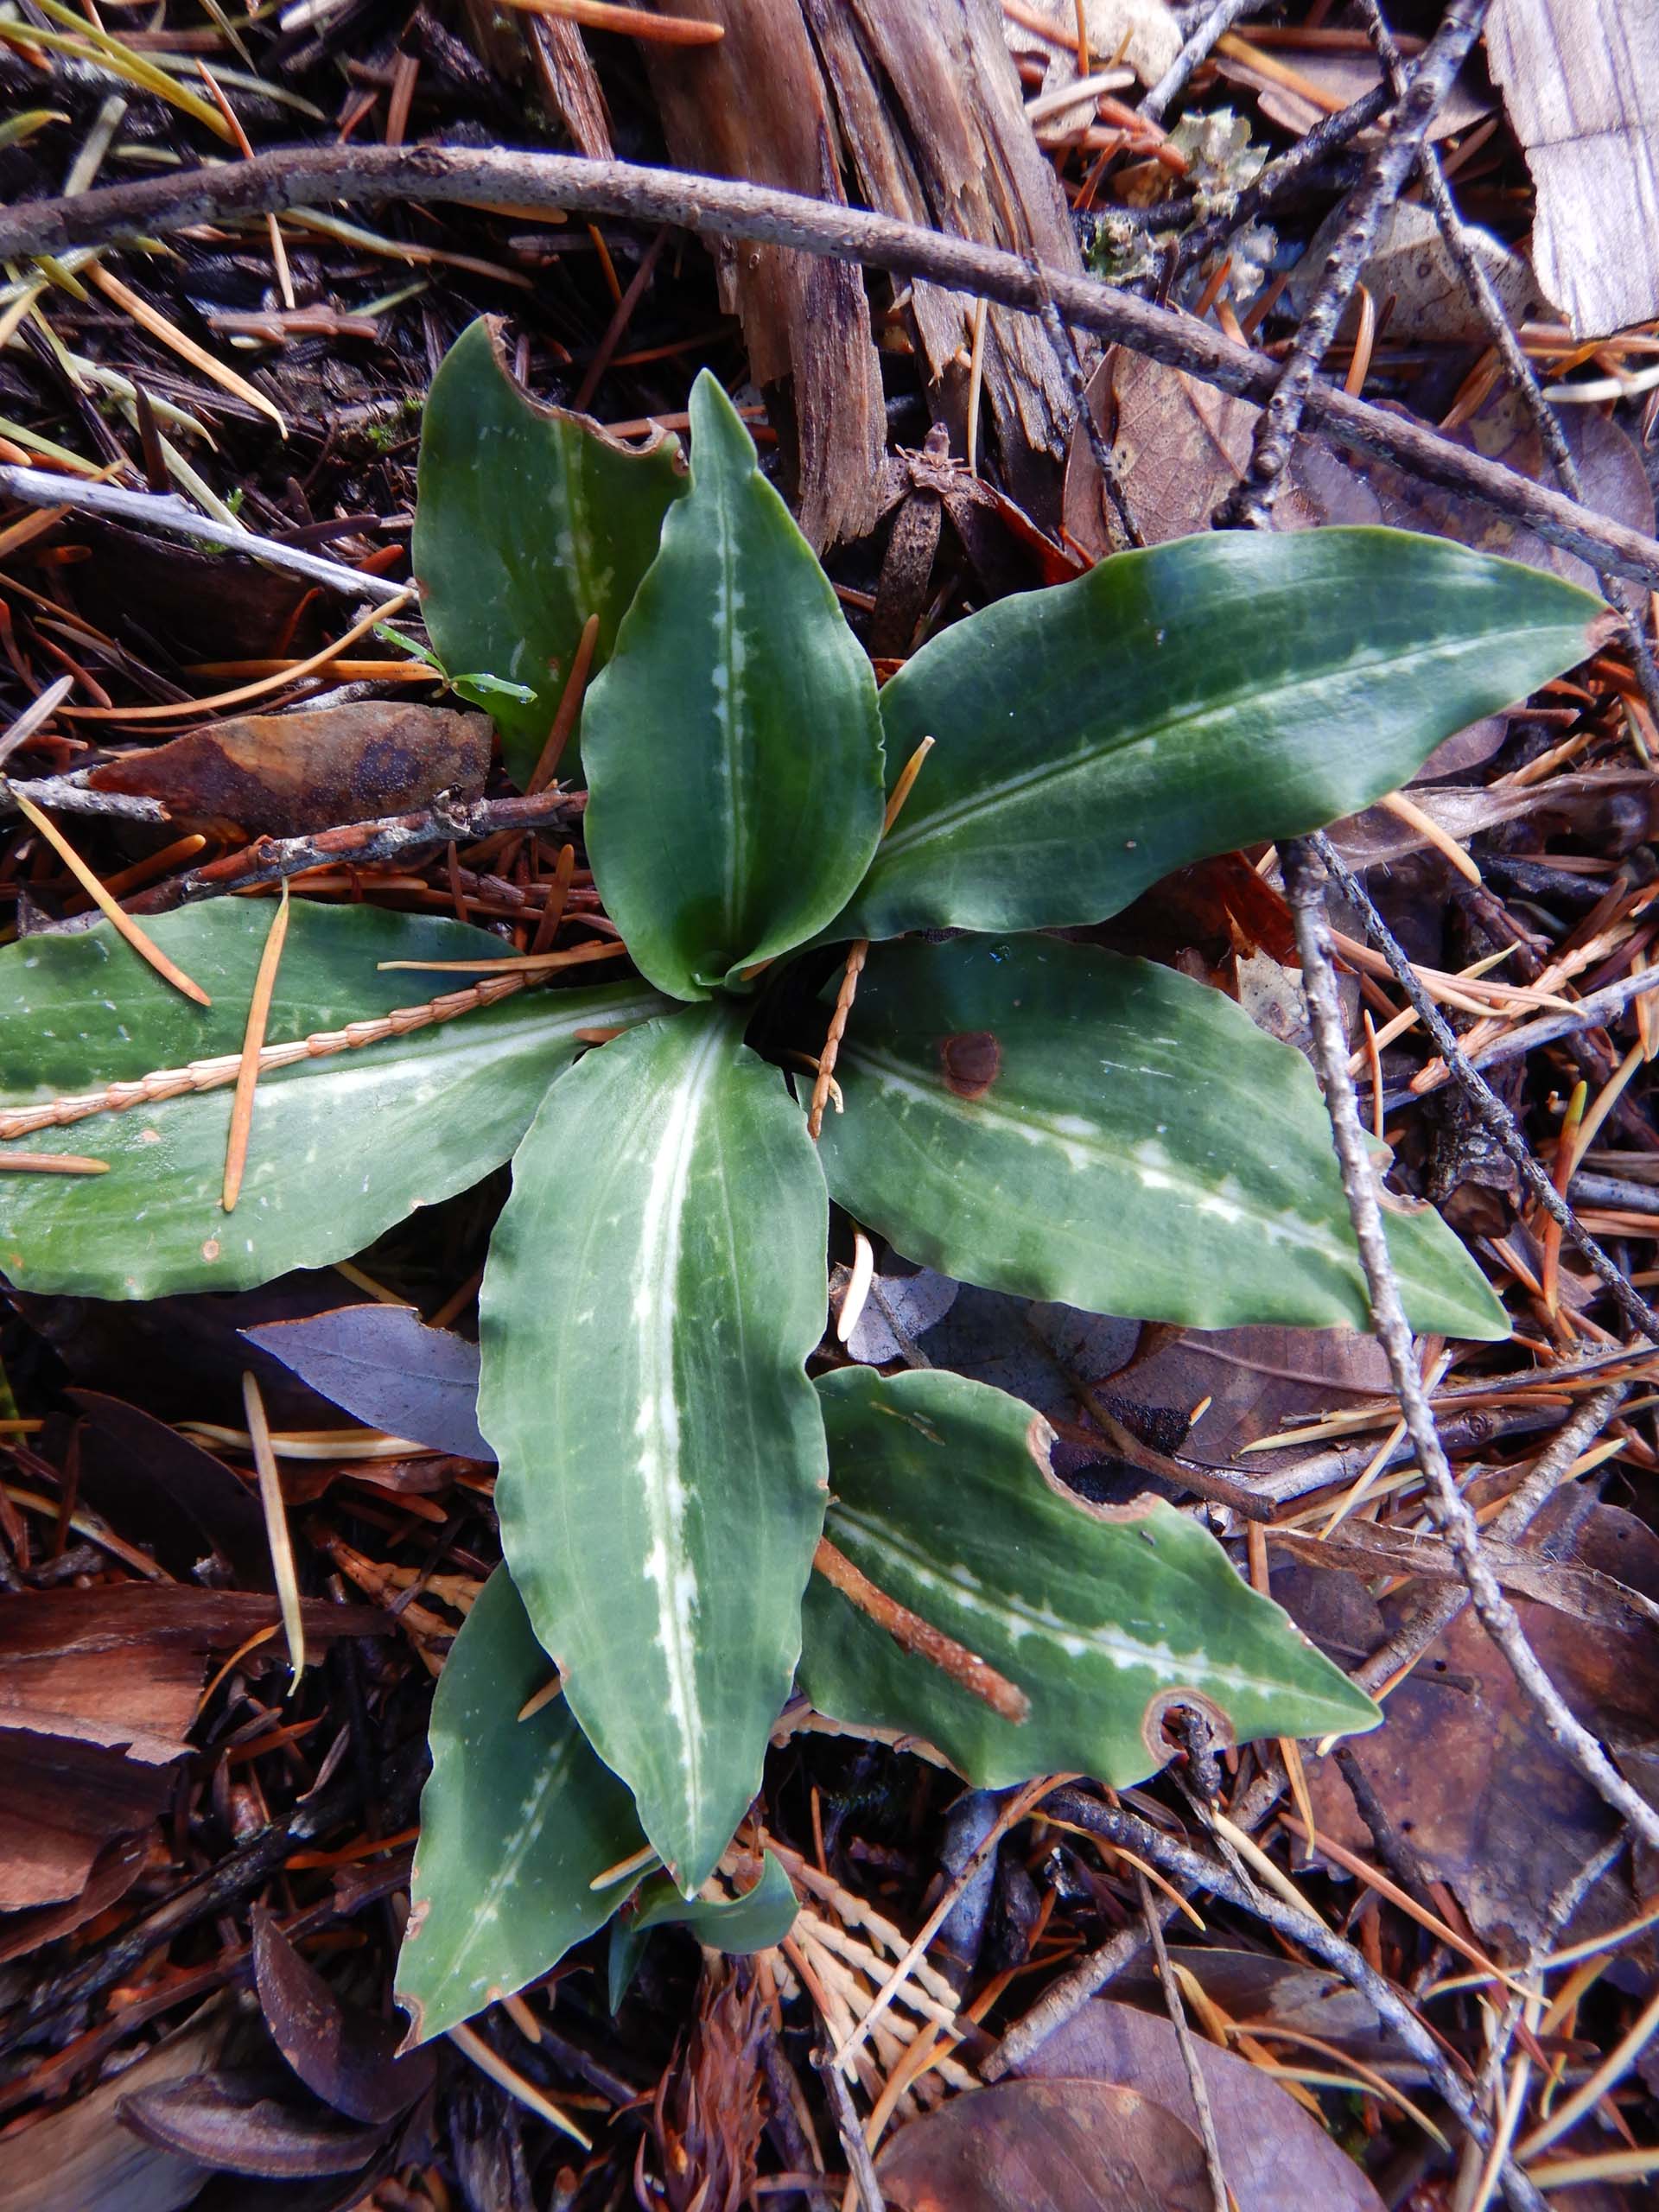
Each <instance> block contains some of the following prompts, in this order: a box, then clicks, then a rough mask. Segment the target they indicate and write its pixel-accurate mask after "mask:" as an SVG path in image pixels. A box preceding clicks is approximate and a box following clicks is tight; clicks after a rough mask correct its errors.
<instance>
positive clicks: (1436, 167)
mask: <svg viewBox="0 0 1659 2212" xmlns="http://www.w3.org/2000/svg"><path fill="white" fill-rule="evenodd" d="M1363 4H1364V9H1365V14H1366V16H1367V18H1368V22H1369V27H1370V34H1371V42H1372V44H1373V45H1374V46H1375V47H1376V52H1377V58H1378V60H1380V61H1381V62H1382V64H1383V71H1384V73H1385V75H1386V77H1387V79H1388V82H1389V86H1391V87H1392V89H1393V91H1394V92H1395V95H1396V96H1398V95H1399V94H1401V93H1402V92H1404V90H1405V86H1406V81H1407V79H1406V68H1405V63H1404V60H1403V58H1402V54H1401V52H1400V49H1399V48H1398V46H1397V45H1396V44H1395V40H1394V35H1393V33H1392V32H1391V31H1390V30H1389V27H1388V24H1387V23H1386V22H1384V21H1383V10H1382V9H1381V7H1380V6H1379V5H1378V4H1377V0H1363ZM1417 174H1418V175H1419V176H1420V177H1421V180H1422V184H1423V195H1424V198H1425V199H1426V200H1427V202H1428V207H1429V210H1430V213H1432V214H1433V218H1434V221H1435V225H1436V226H1437V227H1438V229H1439V231H1440V237H1441V238H1442V239H1443V241H1444V242H1445V245H1446V251H1447V252H1448V253H1449V254H1450V255H1451V257H1452V260H1453V261H1454V262H1455V263H1456V264H1457V269H1458V274H1459V276H1460V277H1462V279H1463V283H1464V289H1465V291H1467V293H1468V295H1469V297H1470V299H1471V301H1472V302H1474V305H1475V308H1476V310H1477V312H1478V314H1479V316H1480V319H1481V321H1482V322H1484V324H1485V326H1486V334H1487V336H1488V337H1489V338H1490V339H1491V341H1492V345H1493V346H1494V348H1495V349H1496V351H1497V357H1498V359H1499V361H1500V362H1501V363H1502V364H1503V374H1504V377H1505V379H1506V380H1507V382H1508V383H1509V385H1510V389H1511V390H1512V391H1514V392H1515V393H1516V395H1517V396H1518V397H1519V398H1520V400H1521V403H1522V405H1523V406H1524V407H1525V409H1526V410H1527V413H1528V414H1529V416H1530V417H1531V419H1532V424H1533V428H1534V429H1535V430H1536V431H1537V433H1538V439H1539V442H1540V444H1541V446H1542V448H1543V449H1544V454H1545V456H1546V458H1547V459H1548V462H1549V465H1550V467H1552V468H1553V469H1554V472H1555V475H1556V478H1557V480H1558V481H1559V482H1560V487H1561V489H1562V491H1564V492H1565V493H1567V496H1568V497H1569V498H1570V499H1583V497H1584V486H1583V484H1582V482H1581V481H1580V476H1579V468H1578V464H1577V462H1576V461H1574V460H1573V448H1571V446H1569V445H1568V443H1567V433H1566V431H1565V430H1564V429H1562V427H1561V423H1560V418H1559V417H1558V416H1557V415H1556V413H1555V410H1554V408H1553V407H1552V406H1551V405H1550V404H1549V401H1548V398H1547V397H1545V394H1544V389H1543V386H1542V385H1541V384H1540V383H1539V381H1538V377H1537V373H1536V372H1535V370H1534V368H1533V365H1532V363H1531V362H1530V361H1529V359H1527V354H1526V349H1525V347H1524V346H1522V343H1521V340H1519V338H1518V337H1516V334H1515V330H1514V327H1513V326H1512V325H1511V323H1510V318H1509V315H1508V314H1507V313H1506V312H1505V310H1504V306H1503V301H1502V300H1501V299H1500V298H1499V297H1498V294H1497V285H1496V284H1494V283H1493V282H1492V280H1491V277H1490V276H1489V275H1488V273H1487V270H1486V264H1485V263H1484V261H1483V260H1482V259H1481V257H1480V256H1479V254H1478V252H1477V251H1476V250H1475V245H1474V241H1473V240H1472V239H1471V238H1470V236H1469V232H1468V231H1467V230H1466V229H1465V226H1464V223H1463V219H1462V218H1461V216H1459V213H1458V210H1457V205H1456V202H1455V201H1454V200H1452V192H1451V188H1450V187H1449V186H1448V184H1447V183H1446V172H1445V170H1444V169H1443V168H1442V167H1441V165H1440V156H1439V154H1438V153H1437V152H1436V151H1435V149H1434V148H1433V145H1431V144H1430V143H1428V142H1427V140H1425V142H1424V143H1423V146H1422V148H1421V151H1420V152H1419V154H1418V156H1417ZM1597 582H1599V584H1600V586H1601V588H1602V590H1603V592H1604V593H1605V594H1606V596H1607V598H1608V599H1609V600H1611V602H1612V603H1613V605H1614V606H1615V607H1618V611H1619V613H1621V614H1622V615H1623V616H1624V627H1625V636H1626V641H1627V642H1628V644H1629V645H1630V657H1631V659H1632V660H1633V661H1634V663H1635V664H1636V672H1637V679H1638V681H1639V682H1640V683H1641V686H1642V692H1643V697H1644V698H1645V699H1646V701H1647V703H1648V707H1649V711H1650V712H1651V713H1652V714H1653V715H1654V717H1655V719H1656V720H1659V665H1656V663H1655V660H1654V656H1653V648H1652V647H1651V645H1649V643H1648V636H1647V629H1646V620H1645V616H1644V613H1643V607H1642V604H1641V601H1640V600H1639V599H1638V598H1637V596H1636V595H1635V594H1632V593H1630V592H1627V591H1626V589H1625V588H1624V585H1623V583H1622V582H1618V581H1616V580H1615V579H1614V578H1612V577H1611V576H1608V575H1598V577H1597Z"/></svg>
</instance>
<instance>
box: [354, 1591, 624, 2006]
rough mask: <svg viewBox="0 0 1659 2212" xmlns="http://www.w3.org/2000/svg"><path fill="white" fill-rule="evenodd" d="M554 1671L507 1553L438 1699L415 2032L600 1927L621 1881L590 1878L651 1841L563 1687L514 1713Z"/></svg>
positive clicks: (557, 1956) (404, 1978)
mask: <svg viewBox="0 0 1659 2212" xmlns="http://www.w3.org/2000/svg"><path fill="white" fill-rule="evenodd" d="M550 1672H551V1669H550V1665H549V1662H548V1658H547V1655H546V1653H545V1652H544V1651H543V1649H542V1648H541V1646H540V1645H539V1644H538V1643H537V1641H536V1638H535V1637H534V1636H533V1635H532V1634H531V1626H530V1622H529V1620H528V1618H526V1616H525V1612H524V1605H523V1604H522V1603H521V1602H520V1599H519V1597H518V1592H517V1591H516V1590H515V1589H514V1588H513V1586H512V1582H511V1580H509V1579H508V1575H507V1571H506V1569H505V1567H498V1568H497V1569H496V1571H495V1573H493V1575H492V1576H491V1577H490V1579H489V1580H488V1581H487V1582H486V1584H485V1585H484V1587H483V1588H482V1590H480V1592H479V1593H478V1596H477V1598H476V1599H474V1603H473V1609H472V1611H471V1612H470V1613H468V1615H467V1621H466V1625H465V1626H464V1627H463V1628H462V1630H461V1634H460V1635H459V1636H458V1637H456V1638H455V1642H454V1649H452V1650H451V1652H450V1654H449V1656H448V1661H447V1662H445V1665H444V1669H443V1672H442V1675H440V1676H439V1677H438V1687H437V1693H436V1694H435V1697H434V1698H433V1700H432V1726H431V1738H432V1772H431V1775H430V1777H429V1779H428V1782H427V1784H426V1788H425V1789H423V1791H422V1793H421V1840H420V1842H419V1843H418V1844H417V1845H416V1850H415V1872H414V1878H413V1882H412V1884H411V1888H410V1895H411V1899H412V1910H410V1917H409V1929H408V1932H407V1934H406V1935H405V1936H404V1947H403V1949H402V1951H401V1952H400V1953H399V1955H398V1959H397V2002H398V2003H399V2004H400V2005H403V2006H404V2009H405V2010H406V2011H407V2012H409V2013H410V2016H411V2018H412V2020H413V2023H414V2024H413V2026H412V2027H411V2029H410V2035H409V2041H410V2044H418V2043H425V2042H426V2041H427V2040H428V2039H429V2037H433V2036H437V2035H442V2034H443V2033H444V2032H445V2031H446V2030H447V2029H449V2028H453V2027H455V2026H457V2025H458V2024H460V2023H461V2021H463V2020H468V2019H470V2018H472V2017H473V2015H474V2013H475V2012H482V2011H483V2009H484V2007H485V2006H486V2005H488V2004H491V2003H493V2001H494V2000H495V1999H498V1998H500V1997H510V1996H512V1994H513V1993H514V1992H515V1991H516V1990H520V1989H523V1988H524V1986H525V1985H526V1984H527V1983H529V1982H532V1981H534V1980H537V1977H538V1976H539V1975H541V1974H545V1973H546V1972H547V1971H548V1969H549V1967H554V1966H556V1965H557V1964H558V1962H559V1961H560V1960H561V1959H562V1958H563V1956H564V1955H565V1953H566V1952H567V1951H568V1950H569V1948H570V1947H571V1945H572V1944H573V1943H579V1942H581V1941H582V1937H583V1936H591V1935H592V1934H593V1932H594V1929H596V1928H602V1927H603V1926H604V1924H605V1923H606V1922H607V1920H608V1919H609V1918H610V1916H611V1915H612V1913H613V1912H614V1911H615V1910H616V1908H617V1905H618V1903H619V1902H620V1898H619V1892H618V1891H617V1890H616V1889H615V1888H614V1887H613V1888H609V1889H602V1890H595V1889H594V1888H592V1887H591V1886H590V1885H591V1884H592V1882H593V1880H594V1877H595V1876H596V1875H599V1874H602V1873H604V1872H606V1871H607V1869H608V1868H610V1867H612V1866H616V1865H617V1864H618V1863H619V1861H620V1860H622V1859H627V1858H630V1857H632V1854H633V1853H635V1852H636V1851H638V1850H639V1849H640V1848H641V1847H642V1846H643V1843H644V1838H643V1837H642V1836H641V1834H640V1833H639V1821H638V1820H637V1819H636V1818H635V1817H634V1810H633V1801H632V1798H631V1797H630V1796H629V1795H628V1793H627V1790H626V1788H625V1787H624V1786H623V1784H622V1783H620V1782H619V1781H618V1780H617V1778H616V1777H615V1776H614V1775H613V1773H611V1772H610V1770H609V1769H608V1768H607V1767H605V1766H603V1765H601V1763H600V1761H599V1760H598V1759H597V1758H595V1757H594V1752H593V1751H592V1750H591V1749H590V1748H589V1746H588V1743H587V1741H586V1739H585V1738H584V1737H583V1735H582V1731H581V1730H580V1729H579V1728H578V1727H577V1726H576V1724H575V1721H574V1720H573V1719H571V1717H570V1713H569V1708H568V1707H567V1706H566V1704H565V1701H564V1700H563V1698H555V1699H554V1700H553V1701H552V1703H551V1704H550V1705H544V1706H543V1707H542V1709H541V1711H540V1712H539V1713H532V1714H531V1717H530V1719H528V1720H520V1719H518V1712H519V1709H520V1707H522V1706H523V1705H524V1703H525V1702H526V1700H528V1699H530V1698H531V1697H532V1696H533V1695H534V1694H535V1693H536V1692H537V1690H538V1689H540V1688H542V1687H543V1685H544V1684H545V1682H546V1681H547V1680H548V1677H549V1675H550Z"/></svg>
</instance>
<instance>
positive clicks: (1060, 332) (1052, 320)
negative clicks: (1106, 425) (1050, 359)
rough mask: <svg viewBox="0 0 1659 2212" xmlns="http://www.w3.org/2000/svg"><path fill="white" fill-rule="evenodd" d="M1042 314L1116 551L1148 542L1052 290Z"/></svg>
mask: <svg viewBox="0 0 1659 2212" xmlns="http://www.w3.org/2000/svg"><path fill="white" fill-rule="evenodd" d="M1031 266H1032V271H1033V275H1034V276H1035V277H1037V279H1038V281H1039V283H1042V282H1043V265H1042V264H1041V263H1040V262H1039V261H1036V260H1033V263H1032V264H1031ZM1042 317H1043V328H1044V330H1045V331H1046V333H1047V335H1048V342H1049V345H1050V346H1052V348H1053V353H1054V358H1055V359H1056V360H1057V361H1058V363H1059V365H1060V373H1061V375H1062V376H1064V378H1065V383H1066V389H1067V391H1069V392H1070V393H1071V408H1072V412H1073V413H1074V414H1075V416H1077V422H1078V423H1079V425H1080V426H1081V428H1082V430H1083V435H1084V437H1085V438H1086V439H1087V440H1088V442H1089V451H1090V455H1091V456H1092V458H1093V461H1094V464H1095V468H1096V473H1097V474H1098V475H1099V478H1100V481H1101V487H1102V489H1103V491H1104V492H1105V494H1106V498H1107V500H1108V502H1109V505H1108V506H1107V507H1105V508H1103V510H1102V518H1103V521H1104V522H1105V524H1106V528H1107V533H1108V535H1109V537H1110V539H1111V541H1112V550H1113V552H1114V553H1121V552H1122V551H1123V550H1125V549H1126V548H1127V547H1128V546H1131V545H1144V544H1145V543H1146V539H1145V538H1144V537H1142V536H1141V531H1140V526H1139V524H1137V523H1136V521H1135V517H1134V516H1133V515H1132V514H1131V513H1130V512H1129V503H1128V499H1126V498H1125V496H1124V492H1123V479H1122V474H1121V472H1120V471H1119V468H1118V466H1117V455H1116V454H1115V453H1114V452H1113V451H1112V448H1111V447H1110V446H1109V444H1108V443H1107V442H1106V434H1105V432H1104V431H1103V429H1101V427H1100V425H1099V423H1097V422H1096V420H1095V410H1094V409H1093V408H1092V407H1091V406H1090V404H1089V379H1088V378H1087V377H1086V376H1085V375H1084V369H1083V363H1082V361H1081V360H1080V359H1078V358H1077V343H1076V340H1074V339H1073V338H1072V335H1071V331H1070V330H1069V329H1068V328H1067V327H1066V324H1065V320H1064V318H1063V317H1062V315H1061V314H1060V311H1059V309H1058V308H1057V307H1056V306H1055V304H1054V297H1053V295H1052V293H1049V294H1048V295H1047V296H1046V298H1045V300H1044V302H1043V306H1042Z"/></svg>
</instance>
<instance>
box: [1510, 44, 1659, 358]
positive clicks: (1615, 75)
mask: <svg viewBox="0 0 1659 2212" xmlns="http://www.w3.org/2000/svg"><path fill="white" fill-rule="evenodd" d="M1486 56H1487V60H1488V61H1489V63H1490V64H1491V72H1492V76H1493V78H1494V79H1495V80H1496V82H1497V86H1498V88H1499V90H1500V91H1501V92H1502V93H1503V104H1504V106H1505V108H1506V109H1507V110H1508V111H1509V117H1510V122H1511V123H1512V124H1513V125H1514V126H1515V133H1516V137H1518V138H1519V139H1520V141H1521V143H1522V147H1523V148H1524V149H1525V152H1526V156H1527V166H1528V167H1529V168H1530V170H1531V171H1532V177H1533V182H1534V183H1535V185H1536V186H1537V188H1538V218H1537V222H1536V224H1535V228H1534V232H1533V253H1534V257H1535V261H1536V264H1537V269H1538V276H1539V280H1540V282H1541V283H1542V285H1543V288H1544V289H1545V291H1546V292H1547V293H1548V296H1549V297H1550V298H1551V299H1552V300H1554V302H1555V304H1556V306H1557V307H1559V308H1561V309H1562V311H1563V312H1564V313H1565V315H1567V319H1568V321H1570V322H1571V323H1572V325H1573V334H1574V336H1575V337H1579V338H1605V337H1606V336H1608V335H1609V334H1611V332H1613V331H1616V330H1623V329H1625V328H1627V327H1629V325H1630V324H1631V323H1634V322H1645V321H1648V320H1649V318H1650V317H1651V316H1653V315H1659V10H1656V8H1655V7H1654V4H1653V0H1497V4H1496V5H1495V6H1494V7H1493V9H1492V12H1491V16H1489V17H1488V18H1487V22H1486Z"/></svg>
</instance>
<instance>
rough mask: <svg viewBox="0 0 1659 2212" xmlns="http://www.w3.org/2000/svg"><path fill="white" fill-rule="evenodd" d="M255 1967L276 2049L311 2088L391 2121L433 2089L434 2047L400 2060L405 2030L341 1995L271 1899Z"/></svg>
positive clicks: (258, 1935)
mask: <svg viewBox="0 0 1659 2212" xmlns="http://www.w3.org/2000/svg"><path fill="white" fill-rule="evenodd" d="M253 1973H254V1982H255V1986H256V1987H257V1990H258V1993H259V2003H260V2005H261V2008H262V2009H263V2011H264V2016H265V2024H266V2026H267V2027H269V2029H270V2032H271V2035H272V2037H273V2038H274V2040H275V2042H276V2044H277V2049H278V2050H280V2051H281V2052H282V2054H283V2057H284V2058H285V2059H287V2061H288V2063H289V2065H290V2066H291V2067H292V2068H293V2069H294V2071H295V2072H296V2074H297V2075H299V2077H300V2079H301V2081H302V2082H304V2084H305V2086H306V2088H308V2089H309V2090H311V2091H312V2092H313V2093H314V2094H315V2095H317V2096H319V2097H321V2099H322V2101H323V2102H324V2103H325V2104H327V2105H332V2106H333V2107H334V2110H335V2111H336V2112H338V2113H344V2114H345V2116H346V2119H348V2120H362V2121H364V2122H365V2123H367V2124H369V2125H371V2126H384V2125H385V2124H387V2123H389V2122H390V2121H391V2120H396V2119H397V2116H398V2114H399V2113H403V2112H406V2111H407V2110H408V2109H409V2107H410V2105H412V2104H413V2103H414V2102H415V2101H416V2098H417V2097H419V2096H420V2095H421V2094H423V2092H424V2091H425V2090H426V2089H427V2088H429V2087H430V2085H431V2082H432V2079H433V2076H434V2074H435V2070H436V2069H435V2064H434V2061H433V2057H432V2054H431V2052H430V2051H429V2050H416V2051H410V2053H409V2054H408V2055H407V2056H405V2057H403V2058H399V2057H398V2056H397V2044H398V2043H399V2041H400V2039H401V2038H400V2035H399V2031H398V2029H397V2027H396V2026H394V2025H393V2024H392V2023H391V2021H390V2020H387V2019H384V2018H380V2017H379V2016H378V2014H376V2013H372V2012H365V2010H364V2008H363V2007H362V2006H361V2005H353V2004H350V2003H348V2002H347V2001H346V1999H342V1998H340V1997H338V1996H336V1994H335V1993H334V1991H333V1990H332V1989H331V1988H330V1987H329V1986H328V1984H327V1982H326V1981H325V1980H323V1978H322V1976H321V1974H319V1973H318V1972H317V1970H316V1968H315V1967H314V1966H312V1965H311V1964H310V1963H309V1962H308V1961H307V1960H305V1959H303V1958H302V1957H301V1955H300V1954H299V1953H298V1951H296V1949H295V1948H294V1946H293V1944H292V1943H290V1942H289V1940H288V1938H287V1936H284V1935H283V1931H282V1929H280V1928H279V1927H278V1926H277V1923H276V1920H275V1918H274V1917H273V1916H272V1915H271V1913H270V1910H269V1908H268V1907H266V1906H264V1905H263V1904H257V1905H255V1907H254V1909H253Z"/></svg>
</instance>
